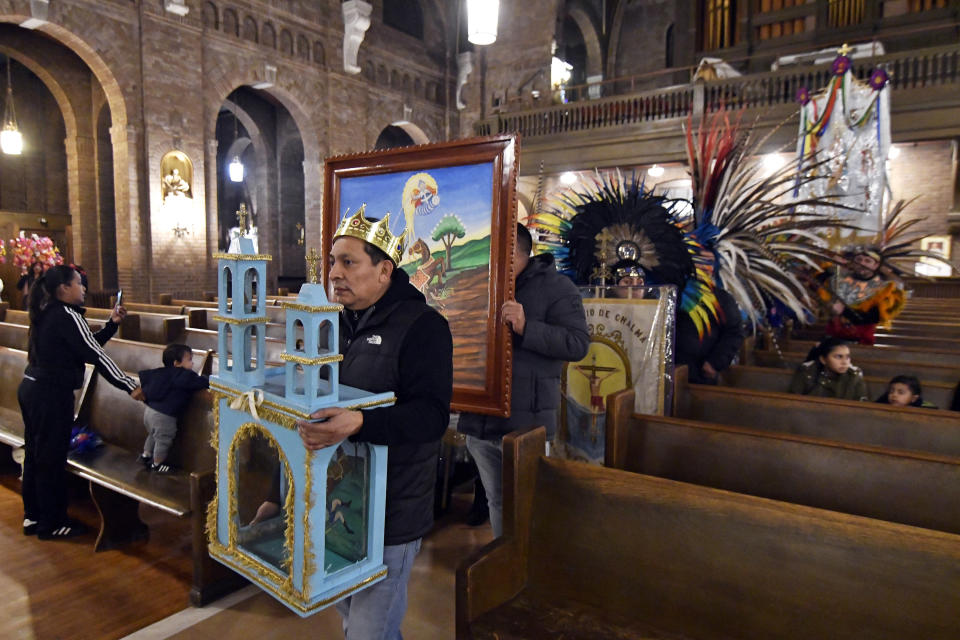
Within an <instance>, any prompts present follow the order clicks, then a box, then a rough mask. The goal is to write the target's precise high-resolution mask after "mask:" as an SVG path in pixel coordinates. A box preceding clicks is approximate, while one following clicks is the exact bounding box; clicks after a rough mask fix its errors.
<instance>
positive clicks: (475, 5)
mask: <svg viewBox="0 0 960 640" xmlns="http://www.w3.org/2000/svg"><path fill="white" fill-rule="evenodd" d="M499 13H500V0H467V40H469V41H470V42H472V43H473V44H479V45H484V44H493V43H494V42H496V41H497V16H498V15H499Z"/></svg>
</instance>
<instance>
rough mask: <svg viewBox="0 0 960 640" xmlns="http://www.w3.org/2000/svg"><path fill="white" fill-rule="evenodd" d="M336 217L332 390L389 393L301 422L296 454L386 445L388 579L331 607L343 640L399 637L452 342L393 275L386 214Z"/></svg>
mask: <svg viewBox="0 0 960 640" xmlns="http://www.w3.org/2000/svg"><path fill="white" fill-rule="evenodd" d="M363 212H364V209H363V207H361V209H360V210H359V211H358V212H357V213H356V215H354V216H345V217H344V220H343V222H341V224H340V226H339V228H338V229H337V232H336V234H335V235H334V237H333V247H332V248H331V249H330V272H329V275H328V278H327V287H328V288H329V290H330V299H331V300H332V301H333V302H339V303H340V304H342V305H343V306H344V310H343V311H342V312H341V313H340V353H341V354H342V355H343V361H342V363H341V365H340V381H341V382H342V383H343V384H346V385H350V386H353V387H358V388H360V389H364V390H367V391H371V392H374V393H380V392H384V391H393V392H394V393H395V395H396V397H397V400H396V403H395V404H394V405H393V406H390V407H380V408H375V409H364V410H362V411H349V410H346V409H342V408H328V409H320V410H318V411H316V412H314V413H313V415H312V417H313V418H314V419H317V418H321V419H324V421H323V422H318V423H315V422H305V421H303V422H300V423H298V429H299V432H300V437H301V439H302V440H303V443H304V445H305V446H306V447H307V448H309V449H320V448H323V447H328V446H332V445H336V444H337V443H338V442H340V441H341V440H343V439H344V438H348V437H349V438H350V440H351V441H357V442H369V443H372V444H380V445H387V446H388V447H389V449H388V455H387V504H386V522H385V530H384V548H383V562H384V564H386V565H387V577H386V578H385V579H384V580H382V581H380V582H378V583H377V584H375V585H374V586H372V587H369V588H367V589H365V590H363V591H360V592H359V593H356V594H354V595H352V596H351V597H349V598H347V599H345V600H343V601H341V602H340V603H338V604H337V610H338V611H339V612H340V615H341V616H342V618H343V629H344V635H345V636H346V638H347V640H363V639H367V638H371V639H372V638H384V639H389V640H393V639H395V638H401V635H400V624H401V622H402V621H403V616H404V614H405V612H406V608H407V582H408V581H409V579H410V571H411V568H412V566H413V560H414V558H415V557H416V555H417V552H418V551H419V550H420V541H421V539H422V537H423V536H424V534H426V533H427V532H428V531H430V529H431V527H432V526H433V491H434V486H435V484H436V482H435V480H436V472H437V458H438V455H439V451H440V438H441V437H442V436H443V434H444V432H445V431H446V428H447V423H448V422H449V418H450V397H451V395H452V394H453V340H452V338H451V335H450V328H449V326H448V325H447V321H446V319H445V318H444V317H443V316H441V315H440V314H439V313H437V312H436V311H434V310H433V309H432V308H431V307H429V306H428V305H427V303H426V301H425V300H424V297H423V295H422V294H421V293H420V292H419V291H417V290H416V288H414V287H413V285H411V284H410V281H409V278H408V277H407V274H406V272H405V271H403V270H402V269H400V268H398V265H399V263H400V257H401V256H402V255H403V248H404V247H403V245H404V240H405V236H406V233H405V232H404V233H402V234H400V235H399V236H394V235H393V234H392V233H391V232H390V228H389V214H387V215H385V216H384V218H383V220H376V219H375V218H365V217H364V215H363Z"/></svg>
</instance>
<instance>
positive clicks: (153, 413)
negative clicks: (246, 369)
mask: <svg viewBox="0 0 960 640" xmlns="http://www.w3.org/2000/svg"><path fill="white" fill-rule="evenodd" d="M140 386H141V387H142V388H143V394H144V395H145V396H146V402H147V407H146V409H145V410H144V413H143V426H144V427H146V429H147V440H146V442H144V443H143V453H142V454H140V462H142V463H143V464H144V466H146V467H148V468H151V469H153V470H154V471H156V472H157V473H170V472H171V471H172V470H173V468H172V467H171V466H170V465H169V464H166V461H167V453H168V452H169V451H170V445H172V444H173V438H174V437H175V436H176V435H177V416H178V415H180V412H181V411H183V408H184V407H186V406H187V403H188V402H190V397H191V396H192V395H193V393H194V392H195V391H199V390H201V389H206V388H207V387H209V386H210V381H209V380H208V379H207V378H206V377H205V376H201V375H197V374H196V373H194V371H193V350H192V349H190V347H188V346H187V345H185V344H171V345H168V346H167V348H166V349H164V350H163V366H162V367H160V368H159V369H147V370H146V371H141V372H140Z"/></svg>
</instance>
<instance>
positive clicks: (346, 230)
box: [333, 204, 407, 264]
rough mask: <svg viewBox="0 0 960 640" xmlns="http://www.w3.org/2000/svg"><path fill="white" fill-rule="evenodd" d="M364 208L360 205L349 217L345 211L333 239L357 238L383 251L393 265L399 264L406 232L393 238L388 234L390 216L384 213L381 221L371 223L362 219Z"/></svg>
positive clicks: (365, 206) (348, 210)
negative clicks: (342, 237)
mask: <svg viewBox="0 0 960 640" xmlns="http://www.w3.org/2000/svg"><path fill="white" fill-rule="evenodd" d="M366 208H367V205H366V204H364V205H361V207H360V209H359V210H358V211H357V212H356V213H355V214H354V215H352V216H351V215H349V213H350V209H347V211H346V213H344V214H343V220H341V221H340V226H339V227H337V232H336V233H335V234H333V239H334V240H336V239H337V238H339V237H341V236H350V237H351V238H359V239H360V240H363V241H364V242H369V243H370V244H372V245H373V246H375V247H376V248H378V249H380V250H381V251H383V252H384V253H385V254H387V256H388V257H389V258H390V259H391V260H393V263H394V264H400V259H401V258H402V257H403V246H404V244H405V243H406V240H407V230H406V229H404V231H403V233H401V234H400V235H398V236H394V235H393V234H392V233H390V214H389V213H386V214H384V216H383V219H382V220H377V221H376V222H371V221H369V220H367V219H366V218H365V217H363V212H364V211H365V210H366Z"/></svg>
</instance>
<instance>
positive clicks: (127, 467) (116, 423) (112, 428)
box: [68, 379, 241, 606]
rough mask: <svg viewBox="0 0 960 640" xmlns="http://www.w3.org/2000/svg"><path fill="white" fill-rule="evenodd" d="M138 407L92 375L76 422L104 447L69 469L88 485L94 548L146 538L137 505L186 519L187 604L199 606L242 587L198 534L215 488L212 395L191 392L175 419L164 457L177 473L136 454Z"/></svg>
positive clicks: (140, 438) (73, 460) (71, 462)
mask: <svg viewBox="0 0 960 640" xmlns="http://www.w3.org/2000/svg"><path fill="white" fill-rule="evenodd" d="M144 407H145V405H144V404H143V403H140V402H137V401H136V400H134V399H133V398H131V397H130V396H129V395H128V394H127V393H125V392H124V391H121V390H119V389H117V388H116V387H114V386H112V385H111V384H109V383H107V382H106V381H104V380H102V379H97V380H96V381H95V382H94V384H93V385H92V391H90V392H88V393H87V394H86V401H85V402H84V406H83V408H82V409H81V413H80V418H79V420H80V421H81V422H84V423H86V424H89V426H90V428H91V429H93V430H94V431H95V432H96V433H98V434H99V435H100V437H101V438H102V439H103V441H104V445H103V446H101V447H98V448H97V449H96V450H95V451H93V452H91V453H87V454H76V453H73V454H71V455H70V457H69V459H68V467H69V469H70V470H71V471H72V472H73V473H75V474H76V475H78V476H80V477H82V478H84V479H86V480H88V481H89V482H90V495H91V497H92V498H93V500H94V502H95V503H96V505H97V510H98V512H99V513H100V518H101V523H100V531H99V533H98V535H97V540H96V542H95V543H94V549H95V550H96V551H105V550H108V549H115V548H119V547H123V546H124V545H126V544H128V543H130V542H133V541H136V540H145V539H148V538H149V530H148V528H147V525H146V524H145V523H144V522H143V521H142V520H140V516H139V514H138V511H139V505H140V504H141V503H142V504H146V505H149V506H151V507H154V508H156V509H160V510H161V511H164V512H166V513H169V514H171V515H174V516H176V517H178V518H183V519H189V520H190V525H191V534H192V543H193V544H192V557H193V565H194V574H193V584H192V586H191V591H190V602H191V603H192V604H194V605H196V606H200V605H203V604H206V603H208V602H211V601H212V600H214V599H216V598H218V597H220V596H222V595H223V594H224V593H227V592H229V591H231V590H233V589H235V588H237V586H239V584H241V581H240V580H239V579H238V578H237V576H236V575H235V574H233V573H232V572H230V571H229V570H226V569H225V568H224V567H221V566H218V565H217V563H214V562H213V561H212V560H210V558H209V555H208V553H207V546H206V536H205V535H203V531H204V526H205V522H206V505H207V503H208V502H209V501H210V500H211V499H212V498H213V495H214V494H215V492H216V483H215V480H214V474H215V466H216V453H215V452H214V450H213V449H212V448H211V447H210V446H209V443H210V435H211V433H212V432H213V430H214V429H215V424H214V418H213V411H212V407H213V399H212V396H211V394H210V393H209V392H208V391H203V392H198V393H196V394H195V395H194V397H193V399H192V400H191V402H190V404H189V405H188V406H187V408H186V410H185V411H184V413H183V414H182V415H181V416H180V417H179V419H178V420H177V436H176V438H175V439H174V443H173V446H172V447H171V449H170V453H169V456H168V458H167V460H168V461H169V462H170V463H171V464H173V465H175V466H176V467H178V471H176V472H174V473H172V474H169V475H162V474H156V473H153V472H151V471H148V470H146V469H144V468H143V466H142V465H141V464H140V462H139V460H138V459H137V457H138V455H139V454H140V452H141V451H142V450H143V442H144V439H145V437H146V431H145V429H144V427H143V411H144Z"/></svg>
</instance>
